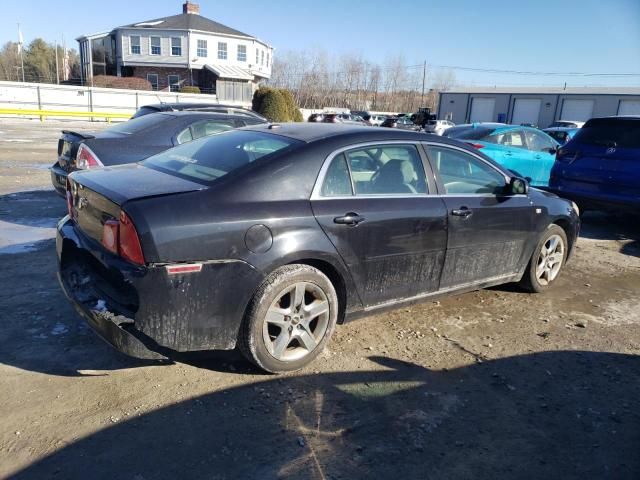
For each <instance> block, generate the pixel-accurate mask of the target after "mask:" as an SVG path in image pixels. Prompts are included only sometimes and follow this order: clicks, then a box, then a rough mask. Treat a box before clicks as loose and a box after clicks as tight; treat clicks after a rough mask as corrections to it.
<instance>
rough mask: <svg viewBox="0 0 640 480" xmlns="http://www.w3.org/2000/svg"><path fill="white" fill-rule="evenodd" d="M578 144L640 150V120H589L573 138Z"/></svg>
mask: <svg viewBox="0 0 640 480" xmlns="http://www.w3.org/2000/svg"><path fill="white" fill-rule="evenodd" d="M573 138H574V141H575V142H576V143H581V144H583V145H598V146H600V147H617V148H640V120H633V119H628V120H627V119H620V118H616V119H610V118H599V119H594V120H589V121H588V122H587V123H586V124H585V126H584V127H582V128H581V129H580V130H578V131H577V132H576V135H575V136H574V137H573Z"/></svg>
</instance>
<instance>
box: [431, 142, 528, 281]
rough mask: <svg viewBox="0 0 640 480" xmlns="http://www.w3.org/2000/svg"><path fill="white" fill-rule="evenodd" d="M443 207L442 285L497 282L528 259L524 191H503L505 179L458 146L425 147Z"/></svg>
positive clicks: (526, 199)
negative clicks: (445, 219) (445, 237)
mask: <svg viewBox="0 0 640 480" xmlns="http://www.w3.org/2000/svg"><path fill="white" fill-rule="evenodd" d="M426 148H427V154H428V157H429V160H430V162H431V165H432V167H433V169H434V170H435V171H436V172H437V174H438V175H437V180H438V188H439V191H440V192H441V193H442V194H443V195H442V198H443V200H444V202H445V204H446V207H447V215H448V223H449V229H448V230H449V235H448V241H447V255H446V259H445V264H444V267H443V272H442V278H441V281H440V288H441V289H445V288H454V287H458V286H464V285H467V284H474V283H481V282H482V281H485V280H489V281H490V280H498V279H500V278H506V277H508V276H510V275H513V274H515V273H517V272H518V270H519V268H520V267H521V266H522V265H523V262H525V261H526V259H525V257H526V255H527V252H526V251H525V245H526V241H527V239H528V238H529V236H530V232H531V229H532V226H533V215H534V208H533V206H532V205H531V202H530V200H529V198H528V196H527V195H507V194H506V189H505V186H506V184H507V180H508V179H507V178H506V177H505V176H504V175H503V174H502V172H500V171H499V170H498V169H497V168H495V167H494V166H493V165H491V164H490V163H488V162H486V161H485V160H483V159H481V158H480V157H477V156H475V155H472V154H470V153H468V152H467V151H465V150H462V149H459V148H456V147H448V146H447V147H444V146H440V145H435V144H433V145H427V147H426Z"/></svg>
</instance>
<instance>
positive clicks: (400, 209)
mask: <svg viewBox="0 0 640 480" xmlns="http://www.w3.org/2000/svg"><path fill="white" fill-rule="evenodd" d="M68 208H69V215H68V216H66V217H65V218H64V219H63V220H62V221H61V222H59V224H58V227H57V241H56V245H57V258H58V262H59V277H60V280H61V284H62V286H63V288H64V290H65V292H66V295H67V297H68V298H69V299H70V300H71V302H73V304H74V305H75V306H76V308H77V310H78V311H79V312H81V314H82V315H83V316H84V317H85V318H86V319H87V321H88V323H89V324H90V325H91V326H92V327H93V328H94V329H95V330H97V332H98V333H99V334H100V335H101V336H102V337H103V338H105V339H106V340H107V341H108V342H110V343H111V344H112V345H113V346H114V347H115V348H117V349H118V350H121V351H123V352H125V353H127V354H129V355H132V356H135V357H140V358H159V357H164V356H169V357H170V356H171V355H172V352H176V351H188V350H210V349H233V348H234V347H235V346H236V345H238V346H239V347H240V349H241V351H242V352H243V353H244V354H245V355H246V356H247V358H249V359H250V360H251V361H252V362H254V363H255V364H256V365H258V366H259V367H260V368H262V369H264V370H267V371H270V372H284V371H290V370H295V369H298V368H301V367H302V366H304V365H306V364H307V363H309V362H310V361H311V360H313V358H315V357H316V356H317V355H318V354H319V353H320V352H321V351H322V350H323V348H324V346H325V345H326V343H327V341H328V340H329V338H330V337H331V334H332V332H333V330H334V327H335V326H336V324H339V323H343V322H344V321H346V320H351V319H355V318H357V317H359V316H364V315H369V314H373V313H377V312H382V311H384V310H386V309H391V308H397V307H401V306H405V305H408V304H410V303H412V302H415V301H418V300H432V299H434V298H436V297H438V296H441V295H445V294H446V295H448V294H452V293H457V292H465V291H469V290H473V289H477V288H483V287H487V286H490V285H497V284H501V283H507V282H520V284H521V285H523V286H524V287H525V288H527V289H528V290H529V291H533V292H540V291H543V290H545V289H547V288H548V287H550V286H551V285H553V283H554V282H555V280H556V278H557V277H558V274H559V273H560V271H561V269H562V267H563V266H564V264H565V262H566V261H567V258H568V257H569V255H570V253H571V251H572V248H573V245H574V243H575V240H576V236H577V233H578V230H579V217H578V215H577V212H576V210H575V207H574V206H573V205H572V203H571V202H570V201H568V200H564V199H561V198H558V197H557V196H555V195H553V194H552V193H548V192H542V191H538V190H535V189H531V190H529V189H528V185H527V182H526V181H525V180H523V179H521V178H517V177H514V176H513V175H512V174H511V173H510V172H509V171H508V170H506V169H504V168H502V167H500V166H499V165H498V164H496V163H495V162H493V161H492V160H491V159H489V158H488V157H486V156H485V155H483V154H482V152H481V151H480V150H477V149H474V148H471V147H468V146H465V145H464V144H461V143H459V142H456V141H451V140H448V139H446V138H442V137H434V136H429V137H428V136H425V135H424V134H421V133H415V132H406V131H401V130H398V129H381V128H376V129H374V128H369V129H364V128H358V127H355V126H345V125H325V124H323V125H314V124H309V123H297V124H283V125H268V126H254V127H247V128H243V129H238V130H233V131H229V132H224V133H221V134H219V135H213V136H211V137H207V138H202V139H199V140H195V141H193V142H190V143H187V144H184V145H180V146H178V147H175V148H173V149H171V150H167V151H165V152H162V153H159V154H157V155H154V156H153V157H150V158H148V159H147V160H145V161H143V162H140V163H137V164H134V165H123V166H119V167H113V168H109V169H98V170H95V171H83V172H76V173H74V174H72V175H71V176H70V177H69V194H68Z"/></svg>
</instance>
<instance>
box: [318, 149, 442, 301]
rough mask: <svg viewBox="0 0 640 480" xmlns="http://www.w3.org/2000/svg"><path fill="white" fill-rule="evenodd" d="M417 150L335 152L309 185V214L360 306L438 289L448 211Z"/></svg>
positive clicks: (352, 150) (350, 150) (349, 150)
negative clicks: (342, 266) (354, 289)
mask: <svg viewBox="0 0 640 480" xmlns="http://www.w3.org/2000/svg"><path fill="white" fill-rule="evenodd" d="M420 150H421V149H420V147H419V146H418V145H415V144H377V145H368V146H362V147H359V148H352V149H348V150H344V151H339V152H336V154H335V155H334V156H333V157H332V158H331V159H330V160H329V162H330V163H329V164H328V165H327V167H328V168H327V169H326V172H325V174H324V176H322V175H321V178H320V179H319V184H318V186H317V187H316V190H314V196H313V198H312V207H313V211H314V214H315V216H316V218H317V220H318V222H319V223H320V225H321V226H322V228H323V230H324V231H325V233H326V234H327V236H328V237H329V239H330V240H331V242H332V243H333V245H334V246H335V247H336V250H337V251H338V253H339V254H340V255H341V256H342V258H343V260H344V262H345V263H346V264H347V266H348V267H349V269H350V271H351V274H352V275H353V278H354V280H355V282H356V285H357V288H358V293H359V294H360V297H361V298H362V301H363V303H364V304H365V306H373V305H377V304H382V303H387V302H393V301H395V300H400V299H403V298H409V297H412V296H415V295H417V294H420V293H425V292H432V291H436V290H437V289H438V286H439V280H440V274H441V271H442V266H443V264H444V258H445V250H446V245H447V232H446V214H447V212H446V209H445V205H444V202H443V201H442V199H441V198H439V197H438V196H437V195H433V193H435V183H434V182H433V181H431V185H429V181H427V177H426V175H425V170H424V161H425V159H424V157H423V156H422V155H421V153H420ZM430 193H431V194H430Z"/></svg>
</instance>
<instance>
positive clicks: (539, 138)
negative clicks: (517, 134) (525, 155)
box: [525, 130, 555, 152]
mask: <svg viewBox="0 0 640 480" xmlns="http://www.w3.org/2000/svg"><path fill="white" fill-rule="evenodd" d="M525 136H526V137H527V145H528V146H529V150H533V151H535V152H542V151H543V150H549V149H550V148H554V147H555V145H554V144H553V142H552V141H551V139H550V138H548V137H547V136H546V135H545V134H543V133H539V132H534V131H533V130H526V131H525Z"/></svg>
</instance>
